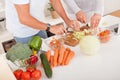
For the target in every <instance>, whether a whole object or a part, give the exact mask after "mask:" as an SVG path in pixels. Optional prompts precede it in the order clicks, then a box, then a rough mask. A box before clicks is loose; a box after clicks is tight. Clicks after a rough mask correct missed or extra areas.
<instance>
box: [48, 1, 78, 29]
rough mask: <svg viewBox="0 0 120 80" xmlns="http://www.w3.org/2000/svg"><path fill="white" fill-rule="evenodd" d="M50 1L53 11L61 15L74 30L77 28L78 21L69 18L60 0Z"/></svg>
mask: <svg viewBox="0 0 120 80" xmlns="http://www.w3.org/2000/svg"><path fill="white" fill-rule="evenodd" d="M50 2H51V3H52V5H53V7H54V9H55V11H56V12H57V13H58V14H59V15H60V16H61V17H62V19H63V20H64V21H65V23H66V24H67V25H68V26H69V27H71V28H73V29H75V30H79V23H78V21H76V20H70V19H69V18H68V16H67V14H66V12H65V10H64V8H63V6H62V3H61V1H60V0H50Z"/></svg>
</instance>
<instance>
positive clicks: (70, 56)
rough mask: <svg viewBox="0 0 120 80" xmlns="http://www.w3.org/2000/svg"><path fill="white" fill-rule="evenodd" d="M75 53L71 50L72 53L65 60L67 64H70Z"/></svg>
mask: <svg viewBox="0 0 120 80" xmlns="http://www.w3.org/2000/svg"><path fill="white" fill-rule="evenodd" d="M74 55H75V53H74V52H73V51H70V53H69V54H68V56H67V59H66V61H65V65H67V64H69V62H70V60H71V59H72V58H73V57H74Z"/></svg>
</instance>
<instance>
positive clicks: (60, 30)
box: [50, 25, 66, 35]
mask: <svg viewBox="0 0 120 80" xmlns="http://www.w3.org/2000/svg"><path fill="white" fill-rule="evenodd" d="M50 32H51V33H53V34H56V35H62V34H64V33H65V32H66V29H65V28H64V26H63V25H53V26H51V27H50Z"/></svg>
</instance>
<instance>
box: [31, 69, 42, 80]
mask: <svg viewBox="0 0 120 80" xmlns="http://www.w3.org/2000/svg"><path fill="white" fill-rule="evenodd" d="M31 77H32V79H33V80H39V79H40V78H41V71H40V70H35V71H33V72H32V74H31Z"/></svg>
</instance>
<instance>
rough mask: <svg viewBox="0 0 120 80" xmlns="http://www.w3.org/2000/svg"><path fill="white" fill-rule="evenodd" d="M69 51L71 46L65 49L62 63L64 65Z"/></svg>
mask: <svg viewBox="0 0 120 80" xmlns="http://www.w3.org/2000/svg"><path fill="white" fill-rule="evenodd" d="M69 52H70V48H66V49H65V51H64V56H63V60H62V65H64V63H65V60H66V58H67V56H68V54H69Z"/></svg>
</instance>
